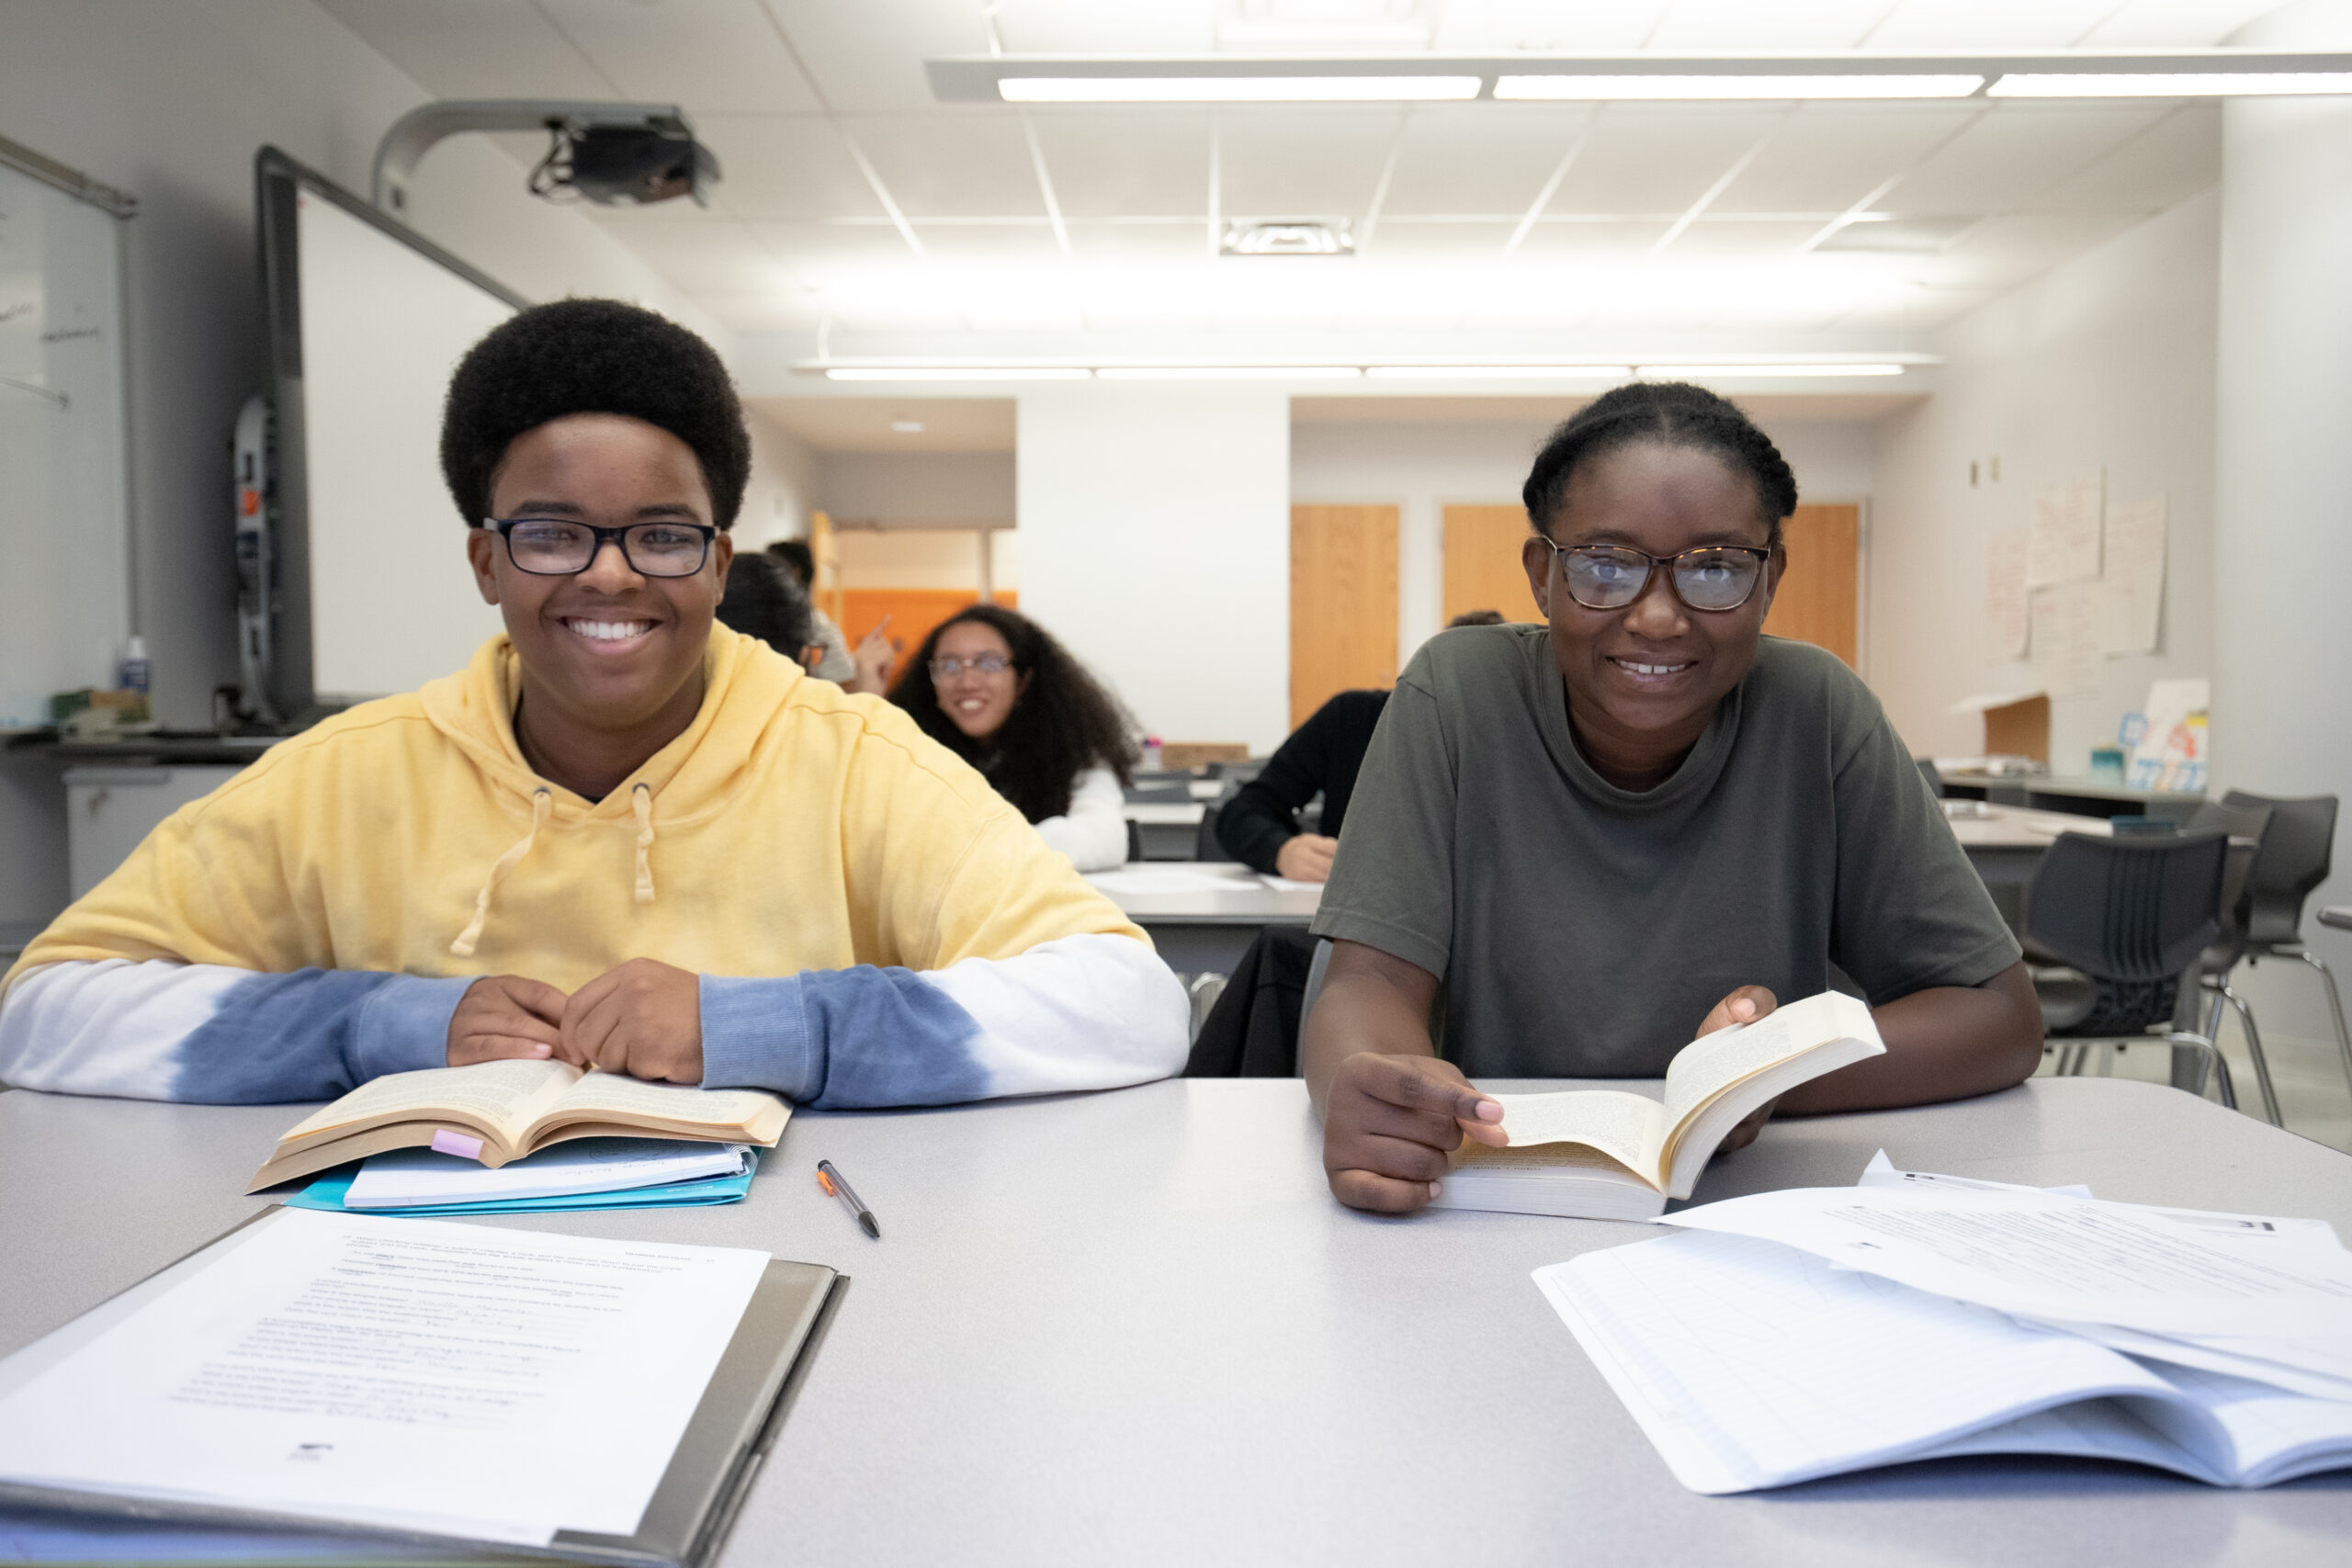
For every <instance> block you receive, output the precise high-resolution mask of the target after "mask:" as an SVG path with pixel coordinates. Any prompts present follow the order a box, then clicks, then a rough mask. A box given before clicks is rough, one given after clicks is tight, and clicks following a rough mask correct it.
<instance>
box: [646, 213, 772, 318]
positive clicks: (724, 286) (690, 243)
mask: <svg viewBox="0 0 2352 1568" xmlns="http://www.w3.org/2000/svg"><path fill="white" fill-rule="evenodd" d="M703 218H704V220H703V221H702V222H700V223H695V224H684V223H659V224H656V223H642V222H639V223H623V224H614V225H610V226H608V230H609V231H610V232H611V233H612V234H613V235H614V237H615V238H616V239H618V240H619V241H620V242H621V243H623V244H625V245H627V246H628V248H629V249H630V250H631V251H633V252H635V253H636V254H638V255H639V256H641V257H643V258H644V260H645V261H646V262H647V263H648V264H650V265H651V266H652V268H653V270H654V271H656V272H658V273H660V274H661V275H662V276H663V277H665V278H667V279H669V280H670V281H671V282H672V283H673V284H675V285H676V286H677V287H678V288H681V289H684V291H685V292H686V293H688V294H690V295H694V296H695V297H697V298H699V297H700V296H701V295H703V294H705V293H727V294H750V293H757V292H760V291H762V290H767V289H773V290H777V291H780V292H788V293H795V294H797V293H800V292H802V289H801V288H800V285H799V284H798V283H797V281H796V280H795V278H794V277H793V276H792V274H791V272H790V271H789V270H787V268H786V265H784V264H783V263H782V262H780V261H779V260H777V258H776V257H775V254H773V253H772V252H770V251H769V249H768V248H767V247H766V246H765V245H763V244H762V243H760V242H759V240H758V239H757V238H756V237H755V236H754V235H753V234H752V231H751V230H750V229H748V228H746V227H745V226H744V225H743V224H741V223H738V222H735V221H732V220H729V219H725V218H717V217H713V216H711V215H709V214H707V213H706V214H704V215H703Z"/></svg>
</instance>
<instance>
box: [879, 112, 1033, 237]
mask: <svg viewBox="0 0 2352 1568" xmlns="http://www.w3.org/2000/svg"><path fill="white" fill-rule="evenodd" d="M843 125H844V129H846V130H847V131H848V132H849V134H850V135H852V136H853V137H854V138H856V140H857V144H858V145H859V146H860V147H862V148H864V149H865V155H866V157H867V158H868V159H870V160H871V161H872V162H873V164H874V167H875V170H876V173H878V174H879V175H881V176H882V183H883V185H884V186H887V187H888V190H889V192H890V198H891V199H892V200H893V201H896V202H897V203H898V204H899V210H900V211H902V212H904V213H905V214H906V215H907V216H908V217H910V218H1031V217H1036V218H1042V217H1044V216H1045V213H1046V201H1045V197H1044V196H1043V195H1042V194H1040V192H1039V191H1038V188H1037V171H1036V166H1035V164H1032V163H1031V162H1030V158H1029V143H1028V141H1027V139H1026V138H1024V137H1023V135H1022V134H1021V122H1020V120H1019V119H1018V118H1015V117H1014V115H1013V114H1012V111H1011V110H1009V109H985V108H984V109H959V110H954V111H943V112H939V113H934V114H928V115H871V116H862V117H860V118H855V119H851V120H845V121H844V122H843Z"/></svg>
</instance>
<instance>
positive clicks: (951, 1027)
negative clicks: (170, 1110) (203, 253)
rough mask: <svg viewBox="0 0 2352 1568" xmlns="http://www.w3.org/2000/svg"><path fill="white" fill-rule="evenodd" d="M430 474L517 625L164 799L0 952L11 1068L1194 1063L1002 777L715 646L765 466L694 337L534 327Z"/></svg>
mask: <svg viewBox="0 0 2352 1568" xmlns="http://www.w3.org/2000/svg"><path fill="white" fill-rule="evenodd" d="M441 457H442V468H443V471H444V474H445V476H446V477H447V480H448V486H449V492H450V494H451V496H452V497H453V498H454V499H455V500H456V502H457V505H458V516H459V518H461V519H462V520H463V521H464V523H465V524H466V525H467V530H468V531H467V533H466V536H465V557H466V560H467V562H468V564H469V567H470V569H471V575H472V579H473V584H474V587H475V588H476V590H477V591H479V592H480V593H481V596H482V598H483V599H485V600H486V601H488V602H489V603H491V604H495V605H497V606H498V608H499V612H500V614H501V615H502V617H503V620H504V622H505V628H506V629H505V630H504V632H503V633H502V634H501V635H499V636H497V637H492V638H491V639H490V640H489V641H488V642H486V643H484V644H483V645H482V647H481V650H480V651H479V652H478V653H476V654H475V656H474V659H473V662H472V664H471V665H470V666H469V668H468V669H466V670H464V671H460V672H459V673H458V674H455V675H451V676H448V677H447V678H445V679H443V680H439V681H435V682H432V683H430V684H429V685H427V686H426V687H425V688H424V690H423V691H421V692H417V693H413V694H409V695H406V696H397V697H391V698H388V699H386V700H384V701H381V702H373V703H368V704H364V705H360V706H358V707H355V708H353V709H351V710H350V711H349V712H347V713H345V714H342V715H339V716H336V717H334V718H331V719H328V720H327V721H326V722H324V723H322V724H321V725H319V726H318V727H317V728H313V729H311V730H309V731H308V732H306V733H304V734H302V735H300V736H297V737H295V738H294V739H289V740H287V741H285V742H283V743H281V744H279V745H277V746H275V747H273V748H271V749H270V750H269V751H268V752H267V753H266V755H265V756H264V757H263V758H262V759H261V760H260V761H257V762H256V763H254V765H253V766H252V767H250V768H248V769H246V770H245V771H244V772H243V773H240V774H239V775H238V776H237V777H236V778H234V779H232V780H231V781H230V782H229V783H228V784H224V785H223V786H221V788H220V789H219V790H217V791H215V792H214V793H213V794H212V795H209V796H207V797H206V798H205V799H203V800H200V801H198V802H196V803H194V804H193V805H190V806H187V807H183V808H182V809H181V810H180V811H178V812H176V813H175V814H174V815H173V816H172V817H171V818H168V819H166V820H165V821H164V823H163V825H162V826H161V827H159V828H157V829H156V830H155V831H154V832H153V834H151V835H149V837H148V839H147V840H146V842H145V843H143V844H141V846H140V848H139V849H138V850H137V851H136V852H134V853H133V854H132V855H131V856H130V859H129V860H128V861H126V862H125V863H123V865H122V866H121V867H120V869H119V870H118V871H116V872H115V874H113V875H112V876H109V877H108V878H107V880H106V881H104V882H102V883H100V884H99V885H98V886H97V887H96V888H95V889H93V890H92V891H91V892H90V893H89V894H88V895H87V896H86V897H84V898H83V899H81V900H80V901H79V902H78V903H76V904H75V905H74V906H73V908H69V909H68V910H66V912H65V913H64V914H63V915H62V916H61V917H60V918H59V919H58V920H57V921H56V923H55V924H53V925H51V927H50V929H49V930H48V931H46V932H44V933H43V934H42V935H41V936H40V937H39V938H38V939H36V940H35V941H34V942H33V943H32V945H31V946H30V947H29V948H28V949H27V950H26V952H25V953H24V956H23V958H22V959H21V960H20V961H19V963H18V964H17V966H16V968H15V969H14V970H13V971H11V972H10V974H9V976H7V981H6V987H7V989H6V997H5V1001H0V1077H5V1078H6V1079H7V1080H8V1081H10V1082H13V1083H16V1084H18V1085H21V1086H24V1087H28V1088H38V1089H57V1090H64V1091H68V1092H78V1093H85V1094H107V1095H122V1096H129V1097H133V1098H141V1099H163V1100H202V1101H210V1102H216V1103H220V1102H254V1101H267V1100H323V1099H328V1098H331V1097H333V1096H334V1095H336V1094H339V1093H341V1092H343V1091H344V1090H345V1089H350V1088H351V1087H352V1086H353V1085H355V1084H356V1083H359V1082H361V1081H363V1080H366V1079H368V1078H372V1077H377V1076H378V1075H379V1074H384V1073H394V1072H401V1071H403V1070H408V1069H413V1068H423V1067H436V1066H444V1065H447V1066H460V1065H465V1064H469V1063H481V1062H488V1061H492V1060H496V1059H499V1058H513V1057H522V1058H548V1057H557V1058H560V1059H562V1060H564V1061H567V1062H570V1063H572V1064H574V1065H577V1066H594V1067H598V1068H602V1069H604V1070H606V1071H610V1072H616V1073H628V1074H631V1075H634V1076H636V1077H642V1078H654V1079H664V1080H668V1081H671V1082H674V1083H683V1084H698V1085H703V1086H706V1087H708V1088H713V1089H720V1088H729V1087H751V1088H760V1089H773V1090H775V1091H777V1092H779V1093H781V1094H783V1095H785V1096H786V1098H788V1099H791V1100H798V1101H803V1102H806V1103H811V1104H815V1105H820V1106H875V1105H917V1104H941V1103H947V1102H952V1101H956V1100H974V1099H979V1098H982V1097H985V1096H990V1095H1001V1094H1034V1093H1041V1092H1046V1091H1052V1090H1062V1089H1102V1088H1108V1087H1112V1086H1114V1085H1120V1084H1130V1083H1138V1082H1142V1081H1144V1080H1146V1079H1149V1078H1156V1077H1165V1076H1167V1075H1168V1074H1170V1073H1172V1072H1174V1071H1176V1070H1177V1068H1178V1067H1179V1066H1182V1063H1183V1060H1184V1055H1185V1049H1186V1039H1185V1035H1186V1028H1185V1025H1186V1007H1185V1000H1184V996H1183V992H1182V987H1179V986H1178V985H1177V983H1176V980H1175V977H1174V976H1172V975H1170V973H1169V972H1168V968H1167V966H1166V965H1165V964H1161V963H1160V961H1159V958H1158V957H1157V956H1155V955H1154V954H1153V953H1152V950H1151V946H1150V943H1149V942H1148V941H1147V940H1146V939H1145V937H1144V935H1143V933H1142V932H1141V931H1138V930H1137V929H1136V927H1135V926H1134V925H1132V924H1130V923H1129V922H1128V921H1127V920H1126V919H1125V918H1124V917H1123V916H1121V914H1120V913H1119V911H1118V909H1117V908H1114V906H1113V905H1112V904H1111V903H1110V901H1109V900H1107V899H1106V898H1104V897H1102V895H1100V894H1099V893H1097V892H1096V891H1095V890H1094V889H1093V888H1091V887H1089V886H1087V885H1086V884H1085V882H1084V881H1082V880H1081V879H1080V877H1079V876H1078V874H1076V873H1075V872H1074V871H1072V870H1071V869H1070V867H1069V862H1067V861H1066V860H1064V859H1062V858H1061V857H1060V856H1059V855H1057V854H1055V853H1053V852H1051V851H1049V850H1047V849H1046V846H1045V845H1044V844H1043V843H1041V842H1040V841H1039V840H1038V838H1037V835H1036V834H1035V833H1033V832H1031V831H1030V830H1029V829H1028V826H1027V825H1026V824H1025V823H1024V822H1023V820H1022V819H1021V818H1020V816H1019V815H1018V814H1017V813H1015V812H1014V811H1012V809H1011V808H1010V807H1007V806H1006V805H1005V803H1004V802H1003V801H1002V800H1001V798H999V797H998V795H996V794H995V792H994V791H992V790H990V789H989V786H988V784H987V782H986V781H985V780H984V779H982V778H981V776H980V775H979V774H978V773H976V772H974V771H973V770H972V769H971V768H970V767H968V766H967V765H966V764H965V763H964V762H963V761H962V760H960V759H959V758H958V757H956V754H955V753H954V752H952V751H950V750H947V749H946V748H944V747H943V746H940V745H938V744H936V743H934V742H933V741H932V740H931V739H927V738H926V737H925V736H924V735H923V734H922V731H921V730H919V729H918V728H916V727H915V725H914V724H913V722H912V721H911V720H910V719H909V718H908V717H907V716H906V715H905V714H904V713H902V712H900V711H899V709H897V708H895V707H893V706H891V705H889V704H888V703H887V702H885V701H883V700H882V699H881V698H879V697H876V696H870V695H869V696H854V695H850V694H844V693H843V692H842V690H841V689H840V688H839V687H838V686H835V685H833V684H831V682H824V681H819V680H815V679H812V678H811V677H809V676H808V675H806V674H804V673H803V672H802V671H800V669H799V668H798V667H797V665H796V664H794V663H793V662H792V660H791V659H790V658H789V657H787V656H786V654H785V653H780V652H778V651H776V650H775V649H771V648H769V647H768V646H767V645H766V644H765V643H763V642H762V641H760V640H759V639H757V638H755V637H746V636H742V635H740V634H738V633H735V632H732V631H729V630H727V629H726V628H725V627H723V626H716V625H714V622H713V611H714V608H715V607H716V606H717V605H718V603H719V600H720V596H721V594H720V584H721V583H722V582H723V581H725V580H726V578H727V576H728V569H729V564H730V562H731V560H732V558H733V556H734V546H733V541H732V539H731V537H730V536H729V533H728V529H729V526H730V525H732V524H733V523H734V521H735V515H736V512H737V510H738V508H739V507H740V505H741V501H742V496H743V489H744V482H745V479H746V477H747V475H748V472H749V468H750V445H749V442H748V440H747V438H746V435H745V433H744V428H743V418H742V412H741V408H740V407H739V406H738V404H737V401H736V396H735V389H734V388H733V386H732V385H731V384H730V383H729V379H728V376H727V371H726V368H725V367H724V366H723V365H721V363H720V362H719V359H718V355H716V354H714V353H713V352H712V351H711V349H710V347H709V346H708V345H707V344H705V343H704V342H703V341H702V340H701V339H700V338H697V337H695V335H694V334H693V333H689V332H687V331H686V330H685V329H684V328H682V327H680V326H677V325H676V324H674V323H673V322H671V321H665V320H663V319H662V317H660V316H657V315H655V314H653V313H652V312H650V311H647V310H639V309H638V308H637V307H635V306H631V305H625V304H621V303H618V302H616V301H612V300H596V299H572V300H565V301H563V302H561V303H559V304H552V305H546V306H541V307H539V308H538V309H537V310H526V311H524V312H523V313H522V314H520V315H518V316H516V317H515V318H513V319H512V320H510V321H506V322H505V323H503V325H501V326H499V327H498V328H496V329H495V330H494V331H492V333H490V334H489V335H488V336H487V337H485V338H483V339H482V341H481V343H480V344H476V345H475V347H474V348H473V349H472V350H471V351H470V352H469V354H468V355H466V357H465V359H464V360H463V361H462V362H461V363H460V364H459V365H458V370H457V373H456V376H455V378H453V379H452V381H451V382H450V386H449V396H448V402H447V410H446V414H445V419H444V423H443V427H442V441H441ZM453 543H454V541H453ZM453 554H454V552H453ZM452 564H453V565H454V562H453V563H452ZM451 589H452V591H453V592H455V591H457V584H456V582H455V581H453V582H452V583H451ZM399 609H400V606H398V605H388V606H386V612H387V613H388V614H397V613H398V612H399ZM785 635H786V640H787V641H790V640H794V638H795V637H797V634H792V633H787V634H785ZM791 651H793V652H797V651H798V650H797V649H793V650H791Z"/></svg>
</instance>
